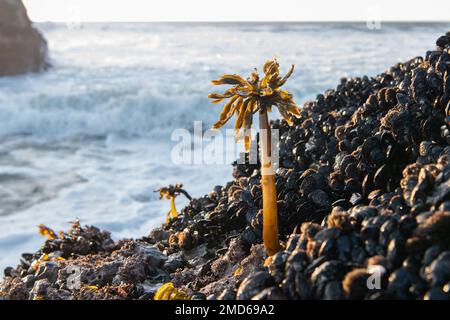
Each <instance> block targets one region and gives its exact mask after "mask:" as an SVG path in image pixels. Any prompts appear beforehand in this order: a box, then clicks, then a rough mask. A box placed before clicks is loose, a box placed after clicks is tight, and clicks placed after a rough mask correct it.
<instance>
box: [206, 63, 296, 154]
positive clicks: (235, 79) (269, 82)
mask: <svg viewBox="0 0 450 320" xmlns="http://www.w3.org/2000/svg"><path fill="white" fill-rule="evenodd" d="M263 71H264V76H263V77H262V78H260V76H259V74H258V72H257V70H256V69H255V71H253V72H252V73H251V74H250V77H249V78H248V79H244V78H243V77H241V76H239V75H235V74H226V75H223V76H222V77H220V78H219V79H217V80H213V81H211V83H212V84H213V85H231V86H232V87H231V88H229V89H227V90H226V91H225V92H224V93H223V94H219V93H211V94H209V95H208V98H210V99H212V103H220V102H222V101H223V100H227V99H228V101H227V102H226V103H225V104H224V105H223V106H222V111H221V113H220V116H219V120H218V121H217V122H216V123H214V125H213V128H214V129H218V128H220V127H222V126H223V125H224V124H226V123H227V122H228V121H229V120H230V119H231V118H232V117H233V116H234V115H235V116H236V122H235V126H234V129H235V139H236V141H238V140H241V139H244V141H245V149H246V151H248V150H249V148H250V141H251V136H250V134H251V129H252V125H253V114H254V113H256V112H258V111H259V110H261V108H266V109H265V110H264V111H271V107H272V106H276V107H277V108H278V110H279V111H280V114H281V116H282V117H283V118H284V119H285V120H286V121H287V122H288V124H290V125H291V124H292V118H291V116H296V117H298V116H299V115H300V111H299V109H298V107H297V105H296V104H295V102H294V100H293V96H292V94H291V93H289V92H288V91H286V90H282V89H281V87H282V86H283V85H284V84H285V83H286V81H287V80H288V79H289V77H290V76H291V75H292V73H293V72H294V65H292V66H291V68H290V69H289V71H288V72H287V73H286V75H285V76H283V77H281V76H280V66H279V64H278V62H277V60H276V59H273V60H268V61H266V63H265V64H264V66H263Z"/></svg>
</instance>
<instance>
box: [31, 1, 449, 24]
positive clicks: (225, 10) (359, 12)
mask: <svg viewBox="0 0 450 320" xmlns="http://www.w3.org/2000/svg"><path fill="white" fill-rule="evenodd" d="M23 1H24V3H25V5H26V7H27V9H28V14H29V16H30V18H31V19H32V20H33V21H36V22H42V21H55V22H67V21H80V22H84V21H109V22H113V21H122V22H123V21H125V22H133V21H138V22H146V21H368V20H381V21H449V18H450V16H449V12H450V1H448V0H426V1H423V0H420V1H416V2H415V1H412V0H400V1H398V0H397V1H394V0H376V1H375V0H369V1H361V0H340V1H336V0H334V1H333V0H331V1H328V0H327V1H326V0H313V1H309V0H307V1H303V0H246V1H244V0H219V1H214V0H162V1H161V0H23ZM305 3H307V5H305Z"/></svg>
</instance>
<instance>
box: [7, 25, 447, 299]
mask: <svg viewBox="0 0 450 320" xmlns="http://www.w3.org/2000/svg"><path fill="white" fill-rule="evenodd" d="M436 44H437V47H436V49H435V50H433V51H429V52H427V54H426V57H425V58H422V57H417V58H414V59H412V60H410V61H408V62H405V63H399V64H397V65H395V66H393V67H392V68H390V69H389V70H388V71H386V72H385V73H383V74H380V75H378V76H376V77H362V78H352V79H342V80H341V83H340V84H339V85H338V86H337V88H336V89H335V90H328V91H327V92H325V93H324V94H320V95H318V96H317V99H316V100H315V101H313V102H307V103H306V104H305V105H304V106H303V108H302V110H301V114H300V117H299V118H298V119H295V121H294V125H293V126H288V125H287V123H285V121H279V120H277V121H274V122H272V127H273V128H274V129H278V130H279V136H280V142H279V163H278V169H277V171H276V186H277V191H278V214H279V232H280V240H281V242H282V244H283V249H282V251H280V252H278V253H277V254H275V255H274V256H272V257H270V258H267V256H266V255H265V251H264V248H263V246H262V224H263V221H262V210H261V208H262V190H261V183H260V178H261V175H260V171H259V165H258V164H248V163H243V164H238V162H236V163H235V164H234V166H233V170H234V171H233V177H234V179H233V181H231V182H229V183H228V184H226V185H225V186H216V187H215V188H214V189H213V190H212V191H211V192H210V193H209V194H208V195H205V196H204V197H201V198H198V199H193V200H192V201H191V202H190V203H189V205H188V206H187V207H185V208H184V209H183V210H182V212H181V214H180V215H179V217H178V219H175V220H172V221H171V222H170V223H168V224H167V225H164V226H162V227H161V228H159V229H155V230H153V231H152V232H151V234H150V235H149V236H148V237H144V238H142V239H140V240H139V241H131V240H130V241H124V242H118V243H110V242H111V241H110V239H109V236H108V235H105V237H104V238H102V237H100V238H98V235H99V234H101V233H98V232H97V233H96V234H97V238H93V239H91V240H93V241H87V243H85V242H86V241H85V240H82V239H85V238H86V237H85V236H84V235H80V236H79V237H62V238H61V239H53V240H48V241H47V242H46V245H44V247H43V249H42V250H41V251H40V252H39V253H38V254H37V255H34V256H32V255H30V256H29V257H28V258H29V259H28V260H27V261H22V266H18V268H17V269H12V268H10V269H8V270H7V274H6V277H5V280H4V282H3V284H2V286H0V296H2V295H3V296H4V297H6V298H12V297H13V294H12V292H16V293H17V292H20V293H21V294H22V296H21V297H23V296H26V297H30V295H27V294H25V293H23V291H27V290H28V292H29V291H30V290H31V291H33V290H34V291H36V290H37V289H36V288H35V287H36V285H34V286H33V283H31V284H30V285H28V284H25V285H24V284H23V282H24V281H25V282H26V279H25V277H27V275H33V276H35V275H36V274H37V275H38V276H37V277H38V279H41V280H42V279H43V278H42V277H40V278H39V272H37V271H35V270H33V267H32V265H31V263H30V261H29V260H32V259H39V257H40V255H41V254H43V253H45V254H46V255H49V256H51V255H52V253H53V255H55V253H54V252H57V254H58V255H59V256H61V257H62V258H63V259H64V260H63V261H55V263H56V264H57V266H58V268H59V269H60V270H62V269H61V268H67V267H68V265H70V263H73V264H75V263H78V264H80V263H81V264H82V265H84V266H85V267H86V268H88V269H89V266H90V269H89V270H90V271H89V272H90V273H89V274H95V273H97V274H98V273H100V274H105V273H106V274H107V276H103V277H102V280H101V281H100V280H99V279H98V278H95V277H92V276H91V277H85V280H83V281H84V282H83V283H84V284H85V285H87V286H88V287H87V288H86V287H84V289H83V290H84V291H81V292H82V293H83V292H84V294H81V295H80V291H76V290H75V291H71V290H69V289H67V286H66V285H65V284H64V283H62V282H61V279H60V281H59V283H58V281H57V280H56V282H55V281H53V282H52V281H49V283H46V286H47V287H49V288H51V290H56V291H57V292H58V290H60V291H59V292H61V290H65V293H66V295H65V296H63V298H65V297H71V298H81V299H82V298H93V297H97V298H105V297H106V298H111V297H118V298H141V299H149V298H152V297H153V295H154V292H155V290H156V289H157V288H158V286H159V285H161V284H162V283H163V282H168V281H170V282H172V283H173V285H174V286H175V288H177V289H176V290H181V291H182V292H183V293H184V294H183V296H184V295H186V296H189V297H191V298H192V299H449V298H450V33H447V34H446V35H443V36H441V37H440V38H439V39H438V40H437V41H436ZM243 157H244V160H245V159H246V157H247V156H246V155H243ZM244 162H245V161H244ZM239 163H242V161H239ZM108 239H109V240H108ZM53 246H54V247H53ZM70 248H72V249H70ZM143 248H144V249H143ZM155 249H156V250H155ZM74 250H75V251H74ZM161 252H162V253H163V254H159V253H161ZM87 256H91V258H87ZM47 258H48V256H47ZM89 259H91V260H89ZM93 261H95V263H94V262H93ZM38 262H39V261H38ZM47 264H48V261H47V262H46V263H44V265H47ZM92 264H95V267H93V266H92ZM142 264H144V265H146V267H145V268H143V267H142ZM111 265H113V266H115V267H114V268H112V267H111ZM105 270H106V271H105ZM113 271H114V272H119V276H117V275H115V276H114V272H113ZM60 273H61V272H60ZM44 278H45V277H44ZM18 279H19V280H20V281H19V280H18ZM23 279H25V280H23ZM86 279H87V280H86ZM44 280H45V281H47V280H48V277H47V278H45V279H44ZM44 280H42V281H44ZM63 280H64V279H63ZM158 281H159V282H158ZM19 282H20V283H19ZM17 286H19V287H20V289H21V290H22V291H21V290H18V289H17ZM92 286H94V287H95V288H94V289H93V288H92ZM14 289H15V290H16V291H14ZM48 290H49V289H48ZM48 290H47V292H48ZM92 290H94V291H95V293H92ZM44 291H45V290H44ZM86 292H91V296H89V295H86ZM92 294H93V295H94V296H92ZM41 295H42V296H43V297H44V298H51V297H49V294H48V293H47V295H46V294H45V292H44V293H41ZM56 296H57V297H59V298H61V295H59V296H58V295H56Z"/></svg>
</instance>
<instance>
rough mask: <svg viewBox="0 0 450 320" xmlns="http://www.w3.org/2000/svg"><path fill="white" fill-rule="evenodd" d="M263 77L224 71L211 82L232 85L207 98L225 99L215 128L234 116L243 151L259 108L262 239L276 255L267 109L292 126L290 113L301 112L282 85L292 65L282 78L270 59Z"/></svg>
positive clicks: (248, 146)
mask: <svg viewBox="0 0 450 320" xmlns="http://www.w3.org/2000/svg"><path fill="white" fill-rule="evenodd" d="M263 71H264V76H263V77H262V78H260V77H259V75H258V72H257V70H256V69H255V71H254V72H252V73H251V75H250V77H249V78H248V79H244V78H242V77H241V76H239V75H235V74H225V75H223V76H222V77H220V78H219V79H217V80H213V81H212V82H211V83H212V84H213V85H231V86H232V87H231V88H229V89H227V90H226V91H225V92H224V93H223V94H218V93H211V94H210V95H208V98H210V99H213V101H212V102H213V103H220V102H222V101H223V100H227V99H228V101H227V102H226V103H225V104H224V105H223V107H222V111H221V113H220V116H219V121H217V122H216V123H215V124H214V125H213V128H214V129H218V128H220V127H222V126H223V125H224V124H225V123H227V122H228V120H230V118H231V117H233V115H236V122H235V125H234V130H235V140H236V142H237V141H238V140H240V139H242V138H244V144H245V150H246V151H247V152H248V150H249V149H250V141H251V128H252V125H253V114H255V113H256V112H258V111H259V130H260V146H261V148H260V149H261V184H262V193H263V240H264V246H265V247H266V250H267V253H268V254H269V255H273V254H275V253H276V252H277V251H278V250H279V248H280V244H279V241H278V212H277V190H276V186H275V174H274V170H273V164H272V157H271V147H272V142H271V132H270V125H269V118H268V115H267V112H270V111H272V106H276V107H277V108H278V110H279V112H280V114H281V116H282V117H283V118H284V120H286V121H287V123H288V124H289V125H292V123H293V122H292V118H291V116H292V115H294V116H299V115H300V111H299V109H298V107H297V105H296V104H295V102H294V100H293V96H292V94H291V93H289V92H288V91H286V90H283V89H281V87H282V86H283V85H284V84H285V83H286V81H287V80H288V79H289V77H290V76H291V75H292V73H293V71H294V66H292V67H291V68H290V69H289V71H288V72H287V73H286V75H285V76H284V77H281V76H280V66H279V64H278V62H277V60H276V59H273V60H269V61H267V62H266V63H265V64H264V67H263Z"/></svg>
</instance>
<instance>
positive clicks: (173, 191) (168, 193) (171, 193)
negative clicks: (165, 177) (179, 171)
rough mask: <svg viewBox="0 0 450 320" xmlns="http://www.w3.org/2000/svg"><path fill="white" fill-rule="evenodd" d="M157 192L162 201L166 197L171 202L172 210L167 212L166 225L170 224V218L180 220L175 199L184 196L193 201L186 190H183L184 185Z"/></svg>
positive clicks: (160, 189) (172, 186)
mask: <svg viewBox="0 0 450 320" xmlns="http://www.w3.org/2000/svg"><path fill="white" fill-rule="evenodd" d="M155 192H159V199H162V198H164V197H166V199H168V200H170V210H169V212H167V215H166V223H169V222H170V217H171V216H172V218H174V219H176V218H178V211H177V208H176V207H175V198H176V197H177V196H178V195H180V194H183V195H184V196H185V197H186V198H188V199H189V200H192V197H191V196H190V195H189V193H187V191H186V190H184V189H183V185H182V184H176V185H169V186H168V187H161V188H159V189H158V190H155Z"/></svg>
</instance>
